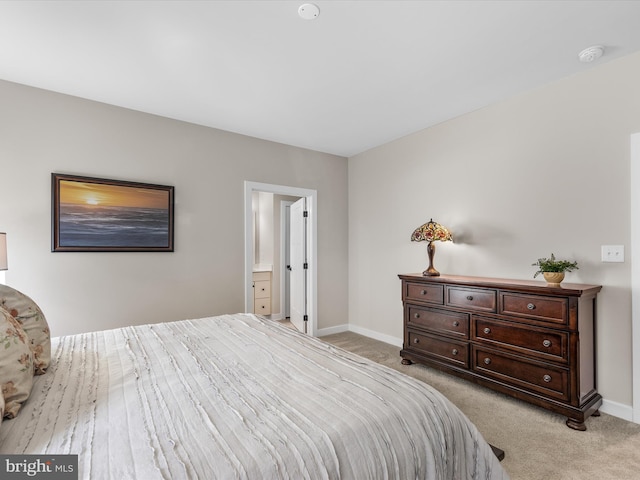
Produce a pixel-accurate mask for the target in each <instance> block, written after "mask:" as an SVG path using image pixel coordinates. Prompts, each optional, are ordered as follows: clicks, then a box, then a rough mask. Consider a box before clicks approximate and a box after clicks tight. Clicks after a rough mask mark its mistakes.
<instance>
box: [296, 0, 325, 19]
mask: <svg viewBox="0 0 640 480" xmlns="http://www.w3.org/2000/svg"><path fill="white" fill-rule="evenodd" d="M298 15H300V18H304V19H305V20H314V19H315V18H318V15H320V9H319V8H318V6H317V5H314V4H313V3H305V4H303V5H300V8H298Z"/></svg>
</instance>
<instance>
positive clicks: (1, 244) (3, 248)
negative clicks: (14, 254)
mask: <svg viewBox="0 0 640 480" xmlns="http://www.w3.org/2000/svg"><path fill="white" fill-rule="evenodd" d="M8 268H9V264H8V262H7V234H6V233H2V232H0V270H7V269H8Z"/></svg>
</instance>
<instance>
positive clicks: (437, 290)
mask: <svg viewBox="0 0 640 480" xmlns="http://www.w3.org/2000/svg"><path fill="white" fill-rule="evenodd" d="M404 295H405V298H406V299H407V300H418V301H420V302H429V303H437V304H438V305H442V304H443V303H444V287H443V286H442V285H425V284H423V283H411V282H406V283H405V292H404Z"/></svg>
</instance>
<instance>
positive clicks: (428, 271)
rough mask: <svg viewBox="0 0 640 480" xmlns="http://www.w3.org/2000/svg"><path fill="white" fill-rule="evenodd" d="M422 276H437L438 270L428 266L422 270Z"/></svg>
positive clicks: (438, 274)
mask: <svg viewBox="0 0 640 480" xmlns="http://www.w3.org/2000/svg"><path fill="white" fill-rule="evenodd" d="M422 276H423V277H439V276H440V272H439V271H437V270H436V269H435V268H433V267H429V268H427V269H426V270H425V271H424V272H422Z"/></svg>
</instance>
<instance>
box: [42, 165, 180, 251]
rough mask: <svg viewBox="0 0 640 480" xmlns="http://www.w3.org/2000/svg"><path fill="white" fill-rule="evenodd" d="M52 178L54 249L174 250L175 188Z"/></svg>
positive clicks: (65, 177) (78, 178) (88, 179)
mask: <svg viewBox="0 0 640 480" xmlns="http://www.w3.org/2000/svg"><path fill="white" fill-rule="evenodd" d="M52 177H53V180H52V182H53V184H52V188H53V224H54V225H53V229H54V234H53V247H52V249H53V251H65V250H66V251H92V250H94V251H95V250H97V251H145V250H150V251H154V250H156V251H157V250H161V251H173V187H168V186H162V185H151V184H142V183H135V182H123V181H116V180H104V179H94V178H87V177H76V176H73V177H72V176H68V175H60V174H53V175H52Z"/></svg>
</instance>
